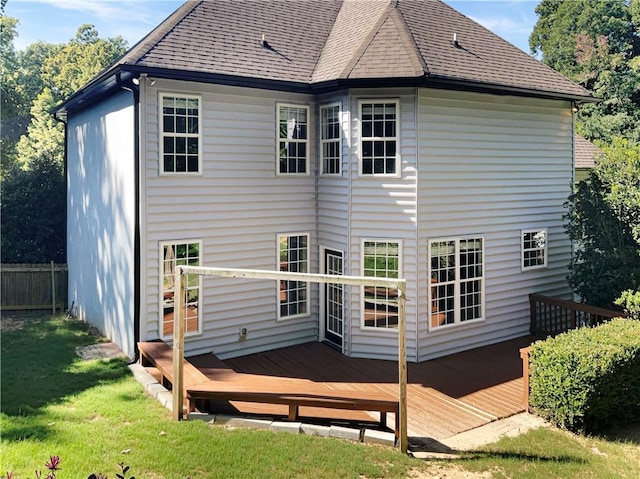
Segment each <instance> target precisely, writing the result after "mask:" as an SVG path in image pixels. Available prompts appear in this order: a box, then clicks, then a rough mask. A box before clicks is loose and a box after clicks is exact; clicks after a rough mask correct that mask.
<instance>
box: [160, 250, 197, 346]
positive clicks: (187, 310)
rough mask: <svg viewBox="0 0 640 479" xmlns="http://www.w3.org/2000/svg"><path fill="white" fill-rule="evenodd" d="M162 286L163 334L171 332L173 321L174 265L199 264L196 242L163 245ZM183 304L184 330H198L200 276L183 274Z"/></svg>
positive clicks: (167, 334) (194, 331)
mask: <svg viewBox="0 0 640 479" xmlns="http://www.w3.org/2000/svg"><path fill="white" fill-rule="evenodd" d="M162 253H163V258H164V259H163V271H162V275H163V282H162V284H163V286H162V303H163V306H162V309H163V311H162V333H163V336H165V337H166V336H171V335H172V334H173V325H174V321H175V311H174V296H175V288H174V286H175V285H174V276H173V275H174V273H175V269H176V266H200V245H199V244H198V243H173V244H165V245H164V246H163V251H162ZM184 288H185V295H186V301H185V304H184V317H185V332H186V333H196V332H198V327H199V324H198V323H199V321H198V318H199V316H198V308H199V298H200V277H199V276H198V275H189V274H187V275H185V285H184Z"/></svg>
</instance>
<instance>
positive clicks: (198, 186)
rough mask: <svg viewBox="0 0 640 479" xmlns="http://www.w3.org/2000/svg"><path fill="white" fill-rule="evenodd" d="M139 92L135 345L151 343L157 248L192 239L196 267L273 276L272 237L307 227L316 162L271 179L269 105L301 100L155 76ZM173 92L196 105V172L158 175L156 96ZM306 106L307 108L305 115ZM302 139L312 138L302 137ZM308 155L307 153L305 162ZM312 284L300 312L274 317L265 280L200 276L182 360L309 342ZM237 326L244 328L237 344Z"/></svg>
mask: <svg viewBox="0 0 640 479" xmlns="http://www.w3.org/2000/svg"><path fill="white" fill-rule="evenodd" d="M147 89H148V93H147V94H146V95H144V96H141V102H142V103H144V105H142V106H141V111H142V112H145V111H146V121H143V122H141V124H142V125H146V130H145V131H144V134H143V141H144V148H143V150H144V153H143V154H144V158H143V160H142V161H143V165H144V166H143V170H142V172H141V173H142V174H143V175H145V184H144V190H143V191H141V198H142V199H143V202H144V207H143V209H142V211H143V212H145V213H144V218H143V219H142V224H143V225H145V228H146V231H145V232H144V235H143V238H144V245H143V247H142V250H143V251H144V254H145V256H144V257H143V261H144V262H145V263H144V264H143V267H142V271H146V274H145V276H146V277H147V278H148V279H147V284H146V285H145V288H144V290H143V292H142V302H143V303H144V310H145V313H144V316H143V317H142V318H141V323H142V324H141V327H142V329H141V340H143V341H144V340H151V339H158V338H161V337H162V332H161V331H160V323H159V320H158V318H159V317H160V312H159V302H158V291H159V290H160V284H159V279H160V278H161V277H162V275H161V272H160V270H159V267H160V264H161V260H160V257H159V255H160V253H159V248H158V243H159V242H170V241H174V240H176V239H182V238H185V239H189V238H199V239H201V241H202V251H203V253H204V254H203V256H202V258H201V262H202V263H201V264H202V265H203V266H221V267H228V268H249V269H264V270H270V271H277V270H278V268H279V264H278V261H277V257H276V253H275V251H276V239H277V235H278V234H282V233H283V232H287V231H308V232H314V231H315V230H316V202H315V197H314V194H313V192H314V189H315V181H316V179H315V168H314V165H315V164H316V161H315V159H316V158H317V156H316V154H317V153H316V154H313V153H310V160H311V158H313V160H314V161H310V162H309V164H310V166H311V167H312V168H311V169H310V174H309V175H276V174H274V162H275V159H274V150H275V143H276V139H275V137H274V134H275V132H276V131H277V128H276V111H277V106H276V105H277V104H278V103H286V104H310V105H312V104H313V98H312V97H311V96H309V95H300V94H290V93H285V92H275V91H264V90H256V89H248V88H239V87H231V86H221V85H205V84H201V83H188V82H178V81H170V80H162V79H157V80H156V84H155V85H154V86H153V87H147ZM156 89H161V91H175V92H179V93H180V94H185V95H189V94H192V95H193V94H196V93H197V94H198V95H199V96H200V97H201V99H202V103H201V105H202V111H201V117H202V125H201V132H202V158H203V164H202V174H201V175H198V176H185V175H182V176H180V175H159V174H158V172H159V168H160V155H159V153H160V150H159V144H158V138H159V133H158V128H159V118H158V114H157V112H158V111H159V110H158V104H157V99H158V94H157V92H156ZM313 114H314V108H313V107H310V116H312V115H313ZM309 143H310V144H311V145H316V148H313V149H312V151H315V152H317V136H316V134H315V132H314V130H313V129H311V130H310V131H309ZM311 155H313V156H311ZM317 250H318V247H317V238H316V236H315V235H314V234H312V235H311V237H310V245H309V252H310V254H309V270H310V271H311V272H317V271H318V253H317ZM317 288H318V287H317V285H315V284H310V285H309V291H310V302H309V314H308V315H307V316H305V317H300V318H298V319H296V320H295V321H278V304H277V295H276V294H275V286H274V282H273V281H271V280H248V279H233V278H210V277H207V278H203V280H202V297H201V298H200V306H201V308H202V332H201V334H198V335H195V336H190V337H188V338H186V340H185V354H187V355H188V356H190V355H194V354H200V353H204V352H210V351H213V352H214V353H216V354H217V355H219V357H222V358H230V357H234V356H240V355H243V354H251V353H254V352H260V351H264V350H268V349H273V348H274V347H285V346H289V345H293V344H300V343H304V342H307V341H313V340H317V338H318V331H317V328H318V315H317V310H318V302H317V299H316V298H317ZM240 328H246V329H247V336H246V340H245V341H240V340H239V330H240Z"/></svg>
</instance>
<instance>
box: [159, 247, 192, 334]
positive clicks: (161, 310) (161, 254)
mask: <svg viewBox="0 0 640 479" xmlns="http://www.w3.org/2000/svg"><path fill="white" fill-rule="evenodd" d="M188 244H197V245H198V263H199V266H202V265H203V263H202V258H203V251H202V240H199V239H187V240H175V241H160V242H159V247H158V253H159V254H158V256H159V257H160V258H159V260H160V267H159V270H158V271H159V272H160V281H159V283H160V284H159V289H160V294H159V301H160V305H159V309H158V317H159V336H160V337H161V338H163V339H165V340H167V339H169V340H170V339H172V338H173V335H172V334H170V335H167V336H165V334H164V277H165V274H164V263H165V258H164V249H165V247H167V246H177V245H188ZM196 277H197V278H198V329H197V330H196V331H187V328H186V325H185V337H186V336H197V335H199V334H202V309H203V306H202V300H203V297H202V294H203V289H202V276H201V275H197V276H196ZM187 282H188V279H187ZM186 284H188V283H186ZM174 315H175V309H174ZM174 323H175V316H174Z"/></svg>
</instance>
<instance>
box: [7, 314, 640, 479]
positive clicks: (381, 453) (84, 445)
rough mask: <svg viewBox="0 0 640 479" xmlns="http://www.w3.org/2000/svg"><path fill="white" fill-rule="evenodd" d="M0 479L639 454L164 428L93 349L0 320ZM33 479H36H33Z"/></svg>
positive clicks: (539, 468)
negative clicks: (56, 461) (410, 451)
mask: <svg viewBox="0 0 640 479" xmlns="http://www.w3.org/2000/svg"><path fill="white" fill-rule="evenodd" d="M2 322H3V331H2V358H1V361H2V362H1V366H2V368H1V370H2V371H1V385H2V390H1V397H0V400H1V402H0V426H1V429H0V431H1V443H0V446H1V448H2V455H1V459H0V475H4V474H5V473H6V472H7V471H12V472H13V473H14V477H19V478H22V479H25V478H34V477H35V473H34V471H35V470H44V469H45V467H44V464H45V462H46V461H48V460H49V456H50V455H59V456H60V459H61V463H60V467H61V470H60V471H58V472H57V477H58V478H59V479H67V478H68V479H80V478H85V477H87V476H88V475H89V474H90V473H92V472H95V473H100V472H101V473H103V474H105V475H106V476H108V477H110V478H113V477H115V474H116V473H117V472H120V469H119V467H118V464H119V463H121V462H124V463H125V464H127V465H129V466H130V467H131V469H130V471H129V472H128V474H127V478H128V477H130V476H131V475H133V476H135V477H137V478H138V479H141V478H152V479H159V478H167V479H169V478H171V479H172V478H176V479H178V478H182V479H184V478H186V477H192V478H193V479H196V478H217V477H220V478H245V477H246V478H263V477H270V478H293V477H299V478H302V477H304V478H353V479H365V478H366V479H372V478H382V477H384V478H404V477H411V478H414V479H419V478H420V479H422V478H435V477H440V478H443V477H446V478H448V479H455V478H457V477H460V478H491V477H496V478H529V477H531V478H539V477H544V478H576V479H577V478H580V479H582V478H633V479H637V478H638V477H640V446H639V445H638V441H637V440H636V441H635V442H616V441H606V440H604V439H592V438H582V437H577V436H573V435H569V434H567V433H564V432H561V431H556V430H552V429H540V430H537V431H532V432H530V433H528V434H525V435H523V436H520V437H517V438H509V439H503V440H501V441H500V442H498V443H495V444H492V445H489V446H486V447H484V448H482V450H479V451H474V452H471V453H466V454H464V455H462V457H461V458H460V459H456V460H453V461H429V462H423V461H419V460H417V459H411V458H409V457H406V456H404V455H402V454H400V453H399V452H397V451H395V450H392V449H390V448H383V447H376V446H371V445H362V444H354V443H350V442H345V441H340V440H336V439H324V438H315V437H309V436H303V435H292V434H285V433H280V434H274V433H271V432H268V431H250V430H227V429H224V428H221V427H211V426H209V425H208V424H206V423H204V422H200V421H185V422H180V423H177V422H173V421H172V420H171V419H170V415H169V412H168V411H167V410H166V409H165V408H164V407H162V406H161V405H160V404H159V403H158V402H157V401H155V400H153V399H151V398H149V397H147V396H145V395H144V393H143V392H142V388H141V386H140V385H139V384H138V383H137V382H136V381H135V380H134V379H133V378H132V376H131V375H130V374H129V370H128V369H127V367H126V364H125V363H124V361H122V360H111V361H98V360H95V361H82V360H81V359H80V358H79V357H77V355H76V354H75V348H76V347H78V346H86V345H88V344H93V343H95V342H96V341H98V340H99V338H98V337H96V336H93V335H91V334H89V333H88V332H87V328H86V326H85V325H83V324H81V323H78V322H76V321H67V320H65V319H62V318H53V319H49V318H28V319H26V320H24V321H16V320H11V319H9V320H7V318H3V320H2ZM43 477H44V476H43Z"/></svg>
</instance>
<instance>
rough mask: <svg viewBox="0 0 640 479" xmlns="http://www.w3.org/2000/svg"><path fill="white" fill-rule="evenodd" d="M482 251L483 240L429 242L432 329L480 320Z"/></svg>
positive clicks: (482, 284) (482, 281) (481, 306)
mask: <svg viewBox="0 0 640 479" xmlns="http://www.w3.org/2000/svg"><path fill="white" fill-rule="evenodd" d="M483 247H484V246H483V240H482V238H472V239H460V240H446V241H432V242H430V246H429V248H430V249H429V256H430V258H431V259H430V269H431V270H430V277H431V288H430V291H429V295H430V299H431V311H430V317H431V322H430V324H431V327H439V326H445V325H452V324H458V323H464V322H466V321H471V320H475V319H482V313H483V304H482V301H483V294H482V293H483V286H484V276H483V275H484V252H483Z"/></svg>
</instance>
